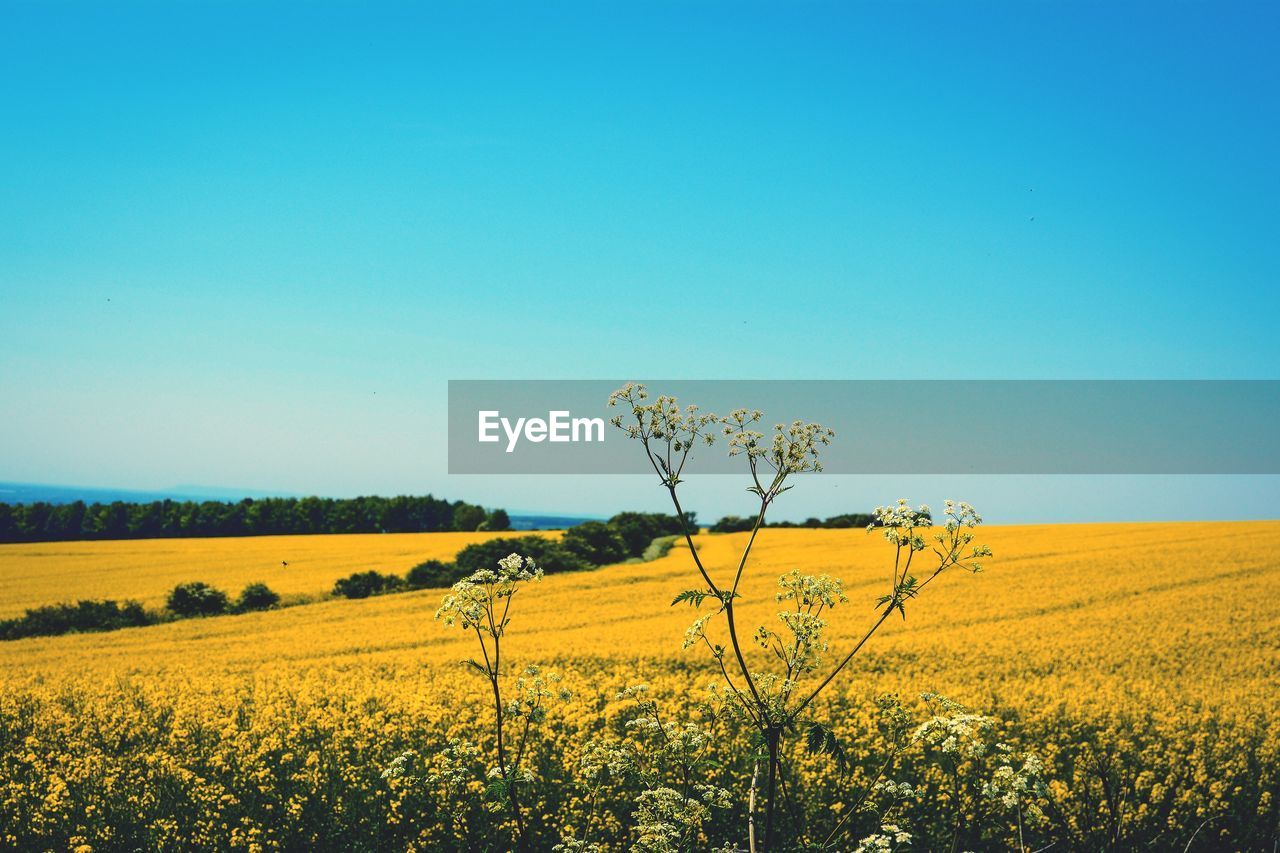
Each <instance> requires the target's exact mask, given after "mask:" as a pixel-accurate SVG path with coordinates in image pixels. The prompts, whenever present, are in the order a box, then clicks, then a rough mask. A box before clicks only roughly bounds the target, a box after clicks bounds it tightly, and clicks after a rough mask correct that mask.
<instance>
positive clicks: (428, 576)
mask: <svg viewBox="0 0 1280 853" xmlns="http://www.w3.org/2000/svg"><path fill="white" fill-rule="evenodd" d="M463 577H465V575H464V574H463V573H462V572H461V571H460V570H459V569H458V564H457V563H446V562H444V561H443V560H427V561H426V562H423V563H419V564H418V565H416V566H414V567H413V568H412V569H410V570H409V573H408V574H407V575H405V578H404V579H405V583H406V584H407V585H408V587H409V589H440V588H442V587H446V586H453V584H454V583H455V582H457V581H460V580H462V578H463Z"/></svg>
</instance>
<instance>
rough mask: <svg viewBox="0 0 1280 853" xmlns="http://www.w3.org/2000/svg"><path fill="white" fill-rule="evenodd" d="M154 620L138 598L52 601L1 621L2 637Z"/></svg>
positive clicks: (125, 625) (47, 634) (45, 634)
mask: <svg viewBox="0 0 1280 853" xmlns="http://www.w3.org/2000/svg"><path fill="white" fill-rule="evenodd" d="M155 621H156V617H155V616H153V615H151V614H150V613H147V612H146V611H145V610H143V609H142V605H141V604H139V603H138V602H136V601H126V602H125V603H124V604H123V605H120V604H117V603H116V602H114V601H78V602H76V603H75V604H51V605H48V606H46V607H36V608H32V609H30V610H28V611H27V612H26V613H25V614H24V615H22V616H21V617H18V618H17V619H3V620H0V640H20V639H22V638H24V637H53V636H56V635H58V634H70V633H71V632H73V631H114V630H116V629H117V628H132V627H135V626H139V625H150V624H152V623H153V622H155Z"/></svg>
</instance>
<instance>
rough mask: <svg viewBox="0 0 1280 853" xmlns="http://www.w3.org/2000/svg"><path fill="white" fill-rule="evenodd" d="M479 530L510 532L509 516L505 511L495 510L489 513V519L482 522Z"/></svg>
mask: <svg viewBox="0 0 1280 853" xmlns="http://www.w3.org/2000/svg"><path fill="white" fill-rule="evenodd" d="M481 528H482V529H484V530H510V529H511V516H509V515H507V511H506V510H505V509H495V510H494V511H493V512H491V513H489V517H488V518H486V519H485V520H484V524H482V525H481Z"/></svg>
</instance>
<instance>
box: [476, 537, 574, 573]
mask: <svg viewBox="0 0 1280 853" xmlns="http://www.w3.org/2000/svg"><path fill="white" fill-rule="evenodd" d="M509 554H519V555H521V556H522V557H526V558H528V559H531V560H533V561H534V562H535V563H537V564H538V565H539V566H541V567H542V570H543V571H544V572H546V573H547V574H554V573H556V572H577V571H582V570H583V569H589V568H591V564H590V563H588V562H587V561H586V560H584V559H583V558H582V557H581V556H579V555H578V554H575V553H573V552H572V551H570V550H568V549H567V548H565V547H564V546H563V545H561V544H560V543H559V542H552V541H551V540H550V539H548V538H546V537H545V536H517V537H511V538H502V539H490V540H489V541H487V542H476V543H473V544H471V545H468V546H467V547H465V548H463V549H462V550H461V551H459V552H458V556H457V557H456V558H455V560H456V561H457V564H458V572H459V574H460V576H461V577H466V576H467V575H472V574H475V573H476V572H478V571H480V570H481V569H488V568H492V567H493V566H495V565H497V563H498V561H499V560H501V559H502V558H503V557H506V556H508V555H509Z"/></svg>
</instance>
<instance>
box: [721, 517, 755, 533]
mask: <svg viewBox="0 0 1280 853" xmlns="http://www.w3.org/2000/svg"><path fill="white" fill-rule="evenodd" d="M755 523H756V521H755V519H754V518H743V517H742V516H740V515H726V516H725V517H724V518H722V519H720V520H719V521H717V522H716V523H715V524H713V525H711V532H712V533H742V532H744V531H747V530H750V529H751V528H752V527H754V526H755Z"/></svg>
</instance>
